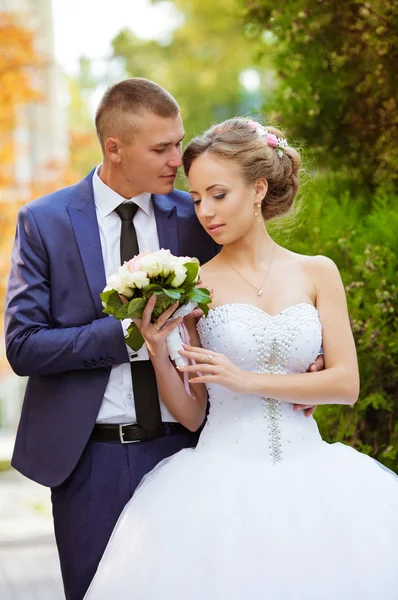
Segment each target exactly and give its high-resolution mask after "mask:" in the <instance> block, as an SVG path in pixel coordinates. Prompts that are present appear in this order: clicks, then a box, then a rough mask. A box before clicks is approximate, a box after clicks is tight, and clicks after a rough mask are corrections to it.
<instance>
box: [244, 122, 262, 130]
mask: <svg viewBox="0 0 398 600" xmlns="http://www.w3.org/2000/svg"><path fill="white" fill-rule="evenodd" d="M247 124H248V125H249V127H251V128H252V129H254V130H256V129H257V128H258V127H261V125H260V124H259V123H256V121H248V122H247Z"/></svg>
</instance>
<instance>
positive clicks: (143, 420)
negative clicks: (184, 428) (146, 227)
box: [115, 202, 162, 433]
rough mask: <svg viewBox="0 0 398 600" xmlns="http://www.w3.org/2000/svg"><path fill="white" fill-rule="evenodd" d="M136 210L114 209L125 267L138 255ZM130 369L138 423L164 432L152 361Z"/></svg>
mask: <svg viewBox="0 0 398 600" xmlns="http://www.w3.org/2000/svg"><path fill="white" fill-rule="evenodd" d="M137 210H138V206H137V205H136V204H134V203H132V202H129V203H124V204H120V205H119V206H118V207H117V208H116V209H115V212H116V213H117V214H118V215H119V217H120V218H121V220H122V231H121V235H120V259H121V263H122V264H123V263H124V261H126V260H130V259H131V258H133V256H135V255H136V254H138V252H139V249H138V241H137V234H136V231H135V227H134V224H133V218H134V215H135V213H136V212H137ZM130 367H131V376H132V379H133V391H134V404H135V412H136V415H137V423H138V424H139V425H141V427H143V428H144V429H146V430H147V431H148V432H150V433H154V432H156V431H158V430H160V429H161V428H162V416H161V413H160V406H159V393H158V388H157V385H156V375H155V370H154V368H153V366H152V362H151V361H150V360H142V361H134V362H131V363H130Z"/></svg>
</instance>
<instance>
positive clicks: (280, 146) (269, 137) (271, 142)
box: [248, 121, 288, 158]
mask: <svg viewBox="0 0 398 600" xmlns="http://www.w3.org/2000/svg"><path fill="white" fill-rule="evenodd" d="M248 125H249V127H251V128H252V129H254V130H255V131H256V132H257V134H258V135H259V136H260V137H265V141H266V142H267V145H268V146H270V147H271V148H275V150H276V152H277V154H278V156H279V158H282V156H283V151H284V149H285V148H286V146H287V145H288V143H287V140H285V139H284V138H278V137H276V135H275V134H274V133H270V132H269V131H267V130H266V129H265V127H263V126H262V125H260V123H257V121H249V122H248Z"/></svg>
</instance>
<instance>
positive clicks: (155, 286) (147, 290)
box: [142, 283, 163, 295]
mask: <svg viewBox="0 0 398 600" xmlns="http://www.w3.org/2000/svg"><path fill="white" fill-rule="evenodd" d="M142 291H143V292H144V294H145V295H151V294H153V293H157V292H159V293H161V292H162V291H163V288H162V286H161V285H160V284H159V283H150V284H149V285H147V286H145V287H144V288H143V290H142Z"/></svg>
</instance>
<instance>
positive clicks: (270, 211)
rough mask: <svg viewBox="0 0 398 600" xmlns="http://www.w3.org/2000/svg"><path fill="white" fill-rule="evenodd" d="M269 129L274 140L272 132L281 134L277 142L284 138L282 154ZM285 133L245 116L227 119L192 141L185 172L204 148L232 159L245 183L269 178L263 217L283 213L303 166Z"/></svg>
mask: <svg viewBox="0 0 398 600" xmlns="http://www.w3.org/2000/svg"><path fill="white" fill-rule="evenodd" d="M267 133H268V134H271V141H272V142H273V143H274V144H275V141H274V137H273V136H276V138H279V139H278V143H279V142H282V148H281V149H280V150H279V154H280V155H279V154H278V148H279V146H278V148H276V147H274V146H271V145H269V144H268V143H267V137H268V136H267V135H266V134H267ZM272 134H273V136H272ZM283 137H284V136H283V133H282V132H281V131H279V129H276V128H275V127H268V126H264V127H263V126H261V125H260V124H259V123H256V122H255V121H252V120H250V119H249V118H246V117H235V118H233V119H228V120H227V121H224V122H223V123H219V124H217V125H214V126H213V127H210V129H208V130H207V131H205V132H204V133H203V134H202V135H200V136H197V137H195V138H194V139H193V140H191V141H190V142H189V144H188V145H187V147H186V149H185V152H184V154H183V157H182V160H183V166H184V172H185V175H186V176H188V174H189V171H190V169H191V165H192V163H193V162H194V160H196V159H197V158H199V156H201V155H202V154H204V153H205V152H209V153H210V154H214V155H215V156H219V157H220V158H225V159H228V160H232V161H234V162H235V163H236V164H238V165H239V166H240V168H241V171H242V175H243V177H244V179H245V181H246V183H252V182H254V181H256V179H261V178H265V179H266V180H267V181H268V191H267V193H266V195H265V198H264V201H263V202H262V205H261V207H262V208H261V210H262V214H263V217H264V219H265V220H266V221H269V220H270V219H274V218H276V217H281V216H283V215H285V214H287V213H288V212H289V211H290V209H291V208H292V206H293V201H294V198H295V196H296V194H297V191H298V187H299V182H298V171H299V169H300V166H301V158H300V155H299V153H298V152H297V151H296V150H295V149H294V148H291V147H290V146H289V145H284V144H283V142H284V140H283Z"/></svg>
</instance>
